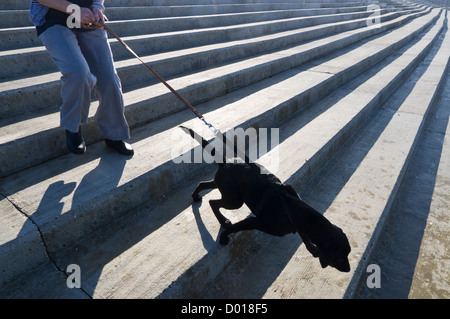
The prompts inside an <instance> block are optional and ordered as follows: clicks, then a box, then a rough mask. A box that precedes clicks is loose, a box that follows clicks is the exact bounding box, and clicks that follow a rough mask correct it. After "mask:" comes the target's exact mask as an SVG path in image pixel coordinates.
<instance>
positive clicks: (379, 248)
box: [355, 31, 450, 299]
mask: <svg viewBox="0 0 450 319" xmlns="http://www.w3.org/2000/svg"><path fill="white" fill-rule="evenodd" d="M447 32H448V31H447ZM430 59H431V58H430ZM423 72H424V71H423V70H422V73H423ZM444 76H445V75H444ZM445 78H446V82H445V83H443V88H442V90H441V91H440V92H438V93H439V95H438V97H437V99H438V100H437V103H435V105H433V108H432V109H431V110H430V111H429V112H430V115H429V116H428V119H427V122H426V123H425V127H424V130H423V133H422V136H421V137H420V140H419V141H418V145H417V151H416V152H414V154H413V157H412V159H411V163H410V165H409V167H408V170H407V172H406V174H405V177H404V180H403V182H402V184H401V185H400V188H399V190H398V195H397V197H396V199H395V201H394V203H393V206H392V208H391V210H390V213H389V216H387V218H386V221H385V225H386V226H385V227H384V228H383V229H382V231H381V234H380V240H379V241H378V242H377V243H376V246H375V247H374V248H373V253H372V254H371V255H370V257H369V260H368V261H367V263H368V264H377V265H379V266H380V269H381V287H382V289H369V288H368V287H367V285H364V284H361V283H360V284H359V285H358V287H357V290H356V293H355V297H356V298H370V299H379V298H383V299H386V298H389V299H392V298H422V299H424V298H425V299H448V298H449V297H450V283H449V281H448V278H449V277H448V270H449V269H450V267H449V266H450V265H449V258H448V256H449V253H448V249H449V248H448V247H449V245H448V240H449V238H450V236H449V229H450V228H449V227H448V224H449V218H448V216H447V213H448V208H449V207H450V200H449V198H448V194H450V191H449V188H448V187H449V183H448V180H449V169H450V165H449V163H448V160H449V159H450V154H449V152H450V144H449V142H450V139H449V138H450V125H449V115H450V108H449V107H448V105H450V104H449V102H450V101H449V98H450V81H449V78H450V74H449V70H448V68H447V75H446V76H445ZM414 84H415V82H413V81H410V82H409V83H408V85H409V87H413V86H414ZM399 95H400V94H399ZM399 98H401V97H399Z"/></svg>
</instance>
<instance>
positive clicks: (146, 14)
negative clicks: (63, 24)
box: [0, 2, 367, 28]
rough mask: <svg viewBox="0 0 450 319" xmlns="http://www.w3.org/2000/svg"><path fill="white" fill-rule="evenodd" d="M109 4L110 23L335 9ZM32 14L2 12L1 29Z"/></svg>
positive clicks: (283, 5) (271, 5) (357, 8)
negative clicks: (120, 5)
mask: <svg viewBox="0 0 450 319" xmlns="http://www.w3.org/2000/svg"><path fill="white" fill-rule="evenodd" d="M355 4H356V3H352V6H351V7H350V6H349V7H347V12H357V11H364V10H365V9H366V7H367V6H366V5H362V4H360V6H355ZM105 5H106V8H107V11H106V15H107V17H108V19H109V21H115V20H134V19H148V18H165V17H183V16H203V15H205V16H206V15H214V14H227V13H244V12H257V11H281V10H303V11H305V15H312V13H310V12H317V13H315V14H331V13H332V11H331V10H332V8H317V6H316V7H314V6H311V5H310V4H305V3H278V4H277V3H243V4H221V5H183V6H182V5H179V6H143V7H137V6H133V7H111V6H110V5H108V2H107V3H106V4H105ZM341 8H346V7H345V4H342V7H341ZM312 9H314V10H312ZM336 9H339V8H336ZM327 12H329V13H327ZM315 14H314V15H315ZM29 15H30V14H29V10H28V9H26V10H0V18H1V20H0V28H18V27H30V26H32V23H31V21H30V17H29Z"/></svg>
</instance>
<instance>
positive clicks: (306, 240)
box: [298, 233, 319, 257]
mask: <svg viewBox="0 0 450 319" xmlns="http://www.w3.org/2000/svg"><path fill="white" fill-rule="evenodd" d="M298 234H299V235H300V237H301V238H302V240H303V243H304V244H305V246H306V249H307V250H308V251H309V252H310V253H311V255H313V257H319V249H318V248H317V247H316V245H314V244H313V243H312V241H311V240H310V239H309V237H308V236H307V235H306V234H305V233H298Z"/></svg>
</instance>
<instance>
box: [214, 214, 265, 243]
mask: <svg viewBox="0 0 450 319" xmlns="http://www.w3.org/2000/svg"><path fill="white" fill-rule="evenodd" d="M252 229H259V220H258V219H257V218H256V217H248V218H246V219H244V220H241V221H240V222H237V223H236V224H229V225H227V226H226V227H225V228H224V229H223V231H222V233H221V234H220V239H219V242H220V244H221V245H227V244H228V242H229V238H228V235H230V234H233V233H237V232H239V231H241V230H252Z"/></svg>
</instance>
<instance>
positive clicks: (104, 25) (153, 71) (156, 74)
mask: <svg viewBox="0 0 450 319" xmlns="http://www.w3.org/2000/svg"><path fill="white" fill-rule="evenodd" d="M98 24H99V25H100V26H102V27H103V28H104V29H105V30H106V31H108V32H109V33H110V34H111V35H112V36H113V37H114V38H116V39H117V41H119V43H120V44H122V45H123V46H124V47H125V48H126V49H127V50H128V51H129V52H130V53H131V54H133V56H134V57H135V58H136V59H138V60H139V61H140V62H141V63H142V64H143V65H144V66H145V67H146V68H147V69H149V70H150V72H152V73H153V75H155V76H156V77H157V78H158V80H159V81H161V83H162V84H164V85H165V86H166V87H167V88H168V89H169V90H170V91H171V92H172V93H173V94H175V96H176V97H177V98H178V99H179V100H180V101H181V102H183V103H184V105H185V106H186V107H187V108H188V109H190V110H191V111H192V112H193V113H194V114H195V116H197V117H198V118H199V119H200V120H201V121H202V122H203V123H205V125H206V126H208V128H209V129H210V130H211V131H212V132H213V133H214V135H217V134H218V133H219V130H218V129H216V128H215V127H214V126H213V125H212V124H211V123H208V122H207V121H206V119H205V118H204V117H203V115H202V114H200V112H199V111H197V109H196V108H195V107H193V106H192V104H191V103H189V102H188V101H187V100H186V99H185V98H184V97H183V96H182V95H181V94H180V93H178V92H177V91H176V90H175V89H174V88H173V87H172V86H171V85H169V83H167V82H166V81H165V80H164V79H163V78H162V77H161V76H160V75H159V74H158V73H157V72H156V71H155V70H153V69H152V68H151V67H150V66H149V65H148V64H147V63H145V62H144V61H143V60H142V59H141V58H140V57H139V56H138V55H137V54H136V52H134V51H133V49H131V48H130V47H129V46H128V44H126V43H125V42H124V41H123V40H122V39H121V38H120V37H119V36H118V35H117V33H115V32H114V31H113V30H111V28H110V27H108V26H107V25H106V24H105V23H104V22H103V21H99V22H98Z"/></svg>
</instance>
